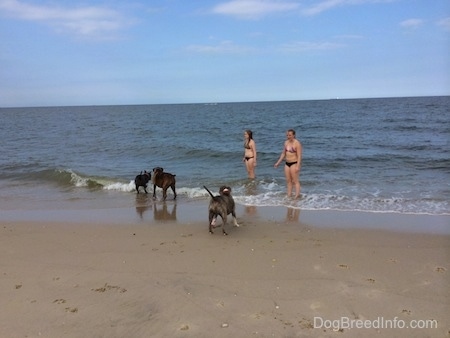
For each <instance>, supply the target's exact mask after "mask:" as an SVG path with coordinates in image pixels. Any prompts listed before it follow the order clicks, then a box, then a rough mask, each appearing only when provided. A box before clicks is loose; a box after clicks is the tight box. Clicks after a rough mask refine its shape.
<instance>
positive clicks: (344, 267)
mask: <svg viewBox="0 0 450 338" xmlns="http://www.w3.org/2000/svg"><path fill="white" fill-rule="evenodd" d="M338 267H340V268H341V269H348V268H349V267H348V265H347V264H339V265H338Z"/></svg>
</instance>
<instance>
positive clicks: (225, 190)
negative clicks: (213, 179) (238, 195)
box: [219, 185, 231, 196]
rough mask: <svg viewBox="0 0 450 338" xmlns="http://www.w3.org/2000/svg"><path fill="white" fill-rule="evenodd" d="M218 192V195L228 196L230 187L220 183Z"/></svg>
mask: <svg viewBox="0 0 450 338" xmlns="http://www.w3.org/2000/svg"><path fill="white" fill-rule="evenodd" d="M219 194H220V195H225V196H230V195H231V188H230V187H228V186H226V185H222V186H221V187H220V189H219Z"/></svg>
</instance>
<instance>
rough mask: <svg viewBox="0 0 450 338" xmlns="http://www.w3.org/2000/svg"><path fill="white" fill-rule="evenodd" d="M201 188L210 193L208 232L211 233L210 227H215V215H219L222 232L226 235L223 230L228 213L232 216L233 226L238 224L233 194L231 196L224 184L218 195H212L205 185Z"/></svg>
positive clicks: (228, 188)
mask: <svg viewBox="0 0 450 338" xmlns="http://www.w3.org/2000/svg"><path fill="white" fill-rule="evenodd" d="M203 188H205V189H206V191H207V192H208V193H209V194H210V195H211V201H210V202H209V232H210V233H211V234H212V233H213V231H212V229H213V228H215V227H216V220H217V216H220V217H221V218H222V231H223V234H224V235H228V234H227V232H226V231H225V225H226V224H227V215H228V214H231V215H232V216H233V220H234V226H237V227H238V226H239V224H238V222H237V220H236V212H235V204H234V199H233V196H231V188H230V187H227V186H224V185H223V186H221V187H220V189H219V195H218V196H214V195H213V194H212V192H211V191H209V189H208V188H207V187H205V186H203Z"/></svg>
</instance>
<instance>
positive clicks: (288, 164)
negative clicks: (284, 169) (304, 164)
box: [286, 162, 297, 167]
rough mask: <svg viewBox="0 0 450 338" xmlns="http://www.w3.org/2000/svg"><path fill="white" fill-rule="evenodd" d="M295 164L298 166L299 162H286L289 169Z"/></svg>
mask: <svg viewBox="0 0 450 338" xmlns="http://www.w3.org/2000/svg"><path fill="white" fill-rule="evenodd" d="M293 164H297V162H286V165H287V166H288V167H290V166H291V165H293Z"/></svg>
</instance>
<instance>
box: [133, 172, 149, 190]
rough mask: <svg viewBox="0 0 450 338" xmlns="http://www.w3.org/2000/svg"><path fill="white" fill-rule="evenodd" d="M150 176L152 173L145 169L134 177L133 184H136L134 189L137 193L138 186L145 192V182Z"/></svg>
mask: <svg viewBox="0 0 450 338" xmlns="http://www.w3.org/2000/svg"><path fill="white" fill-rule="evenodd" d="M151 178H152V175H151V174H150V173H148V172H147V171H144V173H142V171H141V173H140V174H139V175H137V176H136V178H135V179H134V184H135V185H136V191H137V193H138V194H139V187H144V191H145V193H147V183H148V181H150V179H151Z"/></svg>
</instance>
